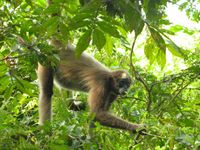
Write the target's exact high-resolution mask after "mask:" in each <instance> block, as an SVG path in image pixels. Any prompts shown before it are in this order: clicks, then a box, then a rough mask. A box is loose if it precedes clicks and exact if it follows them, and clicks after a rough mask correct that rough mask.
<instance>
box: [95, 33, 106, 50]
mask: <svg viewBox="0 0 200 150" xmlns="http://www.w3.org/2000/svg"><path fill="white" fill-rule="evenodd" d="M105 43H106V38H105V36H104V33H103V32H102V31H101V30H99V29H95V30H94V32H93V44H95V45H96V47H97V48H98V50H99V51H100V50H101V49H102V48H103V46H104V45H105Z"/></svg>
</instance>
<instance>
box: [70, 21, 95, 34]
mask: <svg viewBox="0 0 200 150" xmlns="http://www.w3.org/2000/svg"><path fill="white" fill-rule="evenodd" d="M90 24H91V21H90V20H82V21H76V22H72V23H70V24H69V29H70V30H72V31H73V30H76V29H78V28H81V27H86V26H88V25H90Z"/></svg>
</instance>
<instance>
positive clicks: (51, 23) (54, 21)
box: [42, 16, 59, 35]
mask: <svg viewBox="0 0 200 150" xmlns="http://www.w3.org/2000/svg"><path fill="white" fill-rule="evenodd" d="M58 24H59V17H58V16H54V17H51V18H49V19H47V21H46V22H45V23H44V24H43V25H42V29H43V30H46V31H47V32H48V35H52V34H53V33H55V31H56V29H57V27H58Z"/></svg>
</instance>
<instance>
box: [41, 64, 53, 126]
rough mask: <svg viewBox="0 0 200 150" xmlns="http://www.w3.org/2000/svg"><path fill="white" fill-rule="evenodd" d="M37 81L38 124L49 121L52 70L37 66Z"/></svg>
mask: <svg viewBox="0 0 200 150" xmlns="http://www.w3.org/2000/svg"><path fill="white" fill-rule="evenodd" d="M37 74H38V79H39V88H40V95H39V124H40V125H43V124H44V122H45V121H46V120H49V121H50V120H51V97H52V95H53V70H52V69H50V68H47V67H45V66H42V65H40V64H38V72H37Z"/></svg>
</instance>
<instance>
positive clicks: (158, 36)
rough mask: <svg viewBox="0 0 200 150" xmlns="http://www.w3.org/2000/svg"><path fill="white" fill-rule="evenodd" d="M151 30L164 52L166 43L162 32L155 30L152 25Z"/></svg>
mask: <svg viewBox="0 0 200 150" xmlns="http://www.w3.org/2000/svg"><path fill="white" fill-rule="evenodd" d="M149 30H150V32H151V36H152V38H153V39H154V41H155V43H156V45H157V46H158V48H159V49H160V50H162V51H163V52H164V53H165V52H166V44H165V41H164V39H163V38H162V36H161V35H160V33H159V32H158V31H156V30H154V29H153V28H152V27H149Z"/></svg>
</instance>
